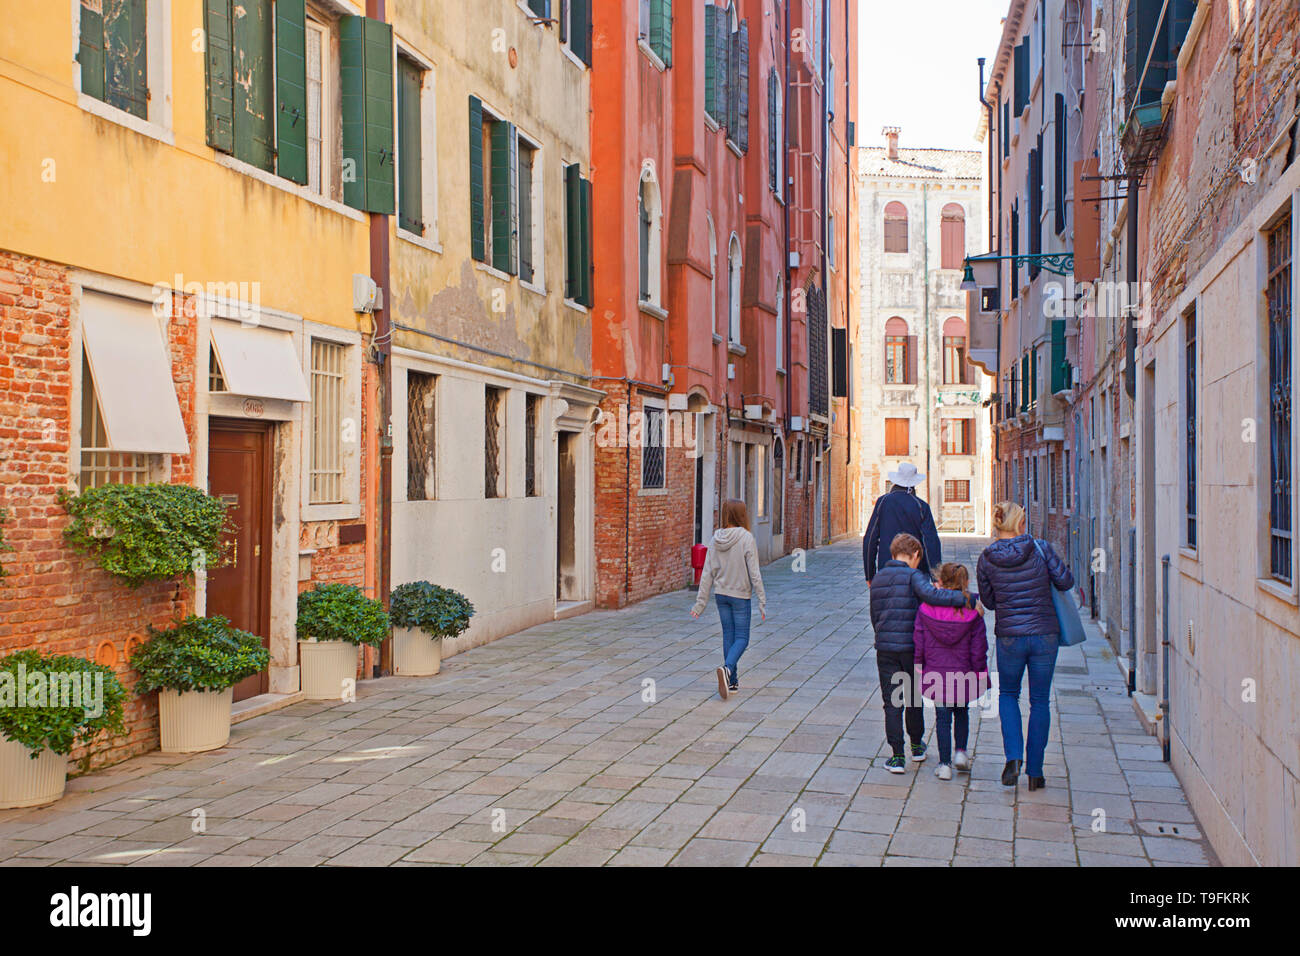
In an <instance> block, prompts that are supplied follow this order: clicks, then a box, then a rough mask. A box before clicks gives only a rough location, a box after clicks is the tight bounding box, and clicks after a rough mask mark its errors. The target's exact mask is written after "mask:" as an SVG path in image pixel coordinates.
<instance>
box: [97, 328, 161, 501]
mask: <svg viewBox="0 0 1300 956" xmlns="http://www.w3.org/2000/svg"><path fill="white" fill-rule="evenodd" d="M156 459H157V456H155V455H142V454H136V453H134V452H124V451H116V450H114V449H113V448H110V447H109V443H108V431H107V429H105V427H104V418H103V415H102V414H100V410H99V402H98V400H96V398H95V386H94V383H93V379H92V378H91V375H90V363H89V362H88V361H87V360H86V358H85V355H84V354H83V355H82V359H81V481H80V484H79V487H80V489H81V490H82V491H85V490H86V489H87V488H97V487H99V486H100V485H108V484H120V485H143V484H147V483H148V481H149V472H150V469H151V466H152V465H153V464H155V463H156Z"/></svg>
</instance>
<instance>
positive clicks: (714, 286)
mask: <svg viewBox="0 0 1300 956" xmlns="http://www.w3.org/2000/svg"><path fill="white" fill-rule="evenodd" d="M704 218H705V221H707V222H708V224H709V323H710V328H711V329H712V331H713V334H714V335H717V334H718V233H717V230H716V229H714V228H713V216H712V214H711V213H707V212H706V213H705V214H704Z"/></svg>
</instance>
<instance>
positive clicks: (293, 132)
mask: <svg viewBox="0 0 1300 956" xmlns="http://www.w3.org/2000/svg"><path fill="white" fill-rule="evenodd" d="M275 93H276V99H277V100H279V105H278V106H277V108H276V112H275V120H276V127H275V134H276V135H275V143H276V171H277V172H278V173H279V174H280V175H281V176H283V177H284V178H285V179H288V180H291V181H293V182H295V183H299V184H301V183H305V182H307V14H306V5H305V3H304V0H276V3H275Z"/></svg>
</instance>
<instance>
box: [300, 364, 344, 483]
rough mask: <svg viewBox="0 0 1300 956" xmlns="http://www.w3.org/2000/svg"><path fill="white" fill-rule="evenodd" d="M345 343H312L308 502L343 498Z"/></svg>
mask: <svg viewBox="0 0 1300 956" xmlns="http://www.w3.org/2000/svg"><path fill="white" fill-rule="evenodd" d="M346 352H347V346H344V345H338V344H336V343H334V342H323V341H320V340H319V339H313V340H312V343H311V466H310V471H309V478H310V482H309V487H310V494H309V503H310V504H313V505H332V504H340V503H342V501H343V359H344V356H345V354H346Z"/></svg>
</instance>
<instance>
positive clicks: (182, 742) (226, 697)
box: [131, 614, 271, 754]
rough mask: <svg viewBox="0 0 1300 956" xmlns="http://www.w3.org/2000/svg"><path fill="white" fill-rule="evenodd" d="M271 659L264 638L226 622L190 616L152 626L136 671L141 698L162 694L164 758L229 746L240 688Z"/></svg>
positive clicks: (135, 661) (135, 664)
mask: <svg viewBox="0 0 1300 956" xmlns="http://www.w3.org/2000/svg"><path fill="white" fill-rule="evenodd" d="M270 660H271V654H270V652H269V651H268V650H267V649H266V648H265V647H263V646H262V639H261V638H260V637H258V636H257V635H255V634H249V633H248V632H247V631H241V630H239V628H237V627H233V626H232V625H231V623H230V621H229V620H228V619H226V618H224V617H198V616H197V615H194V614H191V615H190V616H189V617H187V618H185V620H183V621H178V622H177V623H176V625H175V626H173V627H170V628H168V629H166V630H162V631H160V630H156V629H154V628H153V627H150V628H149V640H148V641H146V642H145V643H144V644H141V645H140V647H139V648H137V649H136V651H135V653H134V654H132V655H131V666H132V667H133V668H135V670H136V671H137V672H138V673H139V674H140V682H139V683H138V684H137V685H136V692H137V693H138V694H141V695H144V694H151V693H153V692H154V691H157V692H158V730H159V736H160V737H161V744H162V750H163V753H169V754H188V753H198V752H200V751H203V750H215V749H217V748H218V747H224V746H225V745H226V742H227V741H229V740H230V703H231V699H232V697H233V695H234V687H235V685H236V684H238V683H239V682H240V681H241V680H243V679H244V678H245V677H252V676H253V675H254V674H256V673H259V672H260V671H263V670H265V669H266V665H267V664H268V663H270Z"/></svg>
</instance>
